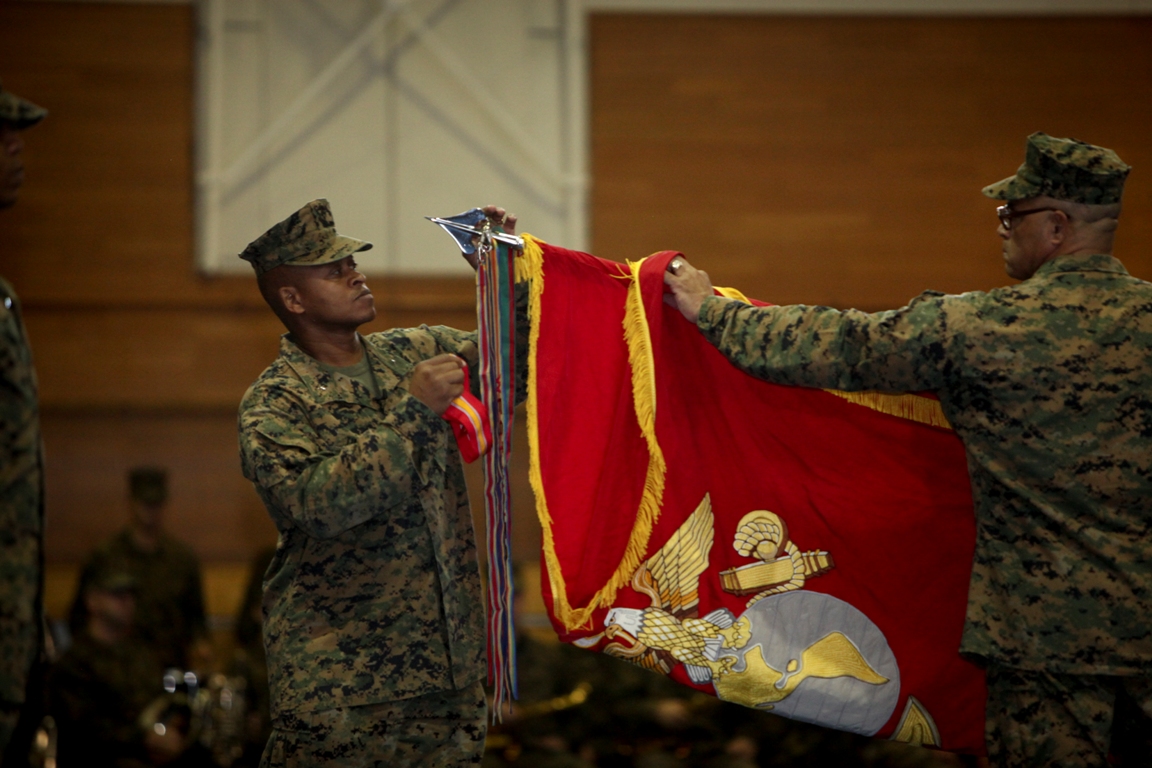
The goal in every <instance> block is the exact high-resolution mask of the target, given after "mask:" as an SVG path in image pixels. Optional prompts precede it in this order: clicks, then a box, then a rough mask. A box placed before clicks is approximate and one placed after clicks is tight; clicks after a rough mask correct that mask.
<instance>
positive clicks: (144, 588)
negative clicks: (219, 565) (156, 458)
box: [71, 467, 210, 669]
mask: <svg viewBox="0 0 1152 768" xmlns="http://www.w3.org/2000/svg"><path fill="white" fill-rule="evenodd" d="M128 488H129V502H128V503H129V518H128V525H127V526H125V527H124V528H123V529H122V530H121V531H120V532H119V533H117V534H116V535H115V536H113V537H112V538H110V539H108V540H107V541H105V542H104V543H103V544H101V545H100V546H99V547H98V548H97V549H96V550H95V551H94V552H93V553H92V555H91V556H90V557H89V558H88V562H87V563H85V565H84V568H83V570H82V571H81V574H80V585H79V587H78V588H77V597H76V601H75V602H74V603H73V606H72V617H71V625H72V631H73V632H77V631H78V630H79V629H80V627H81V626H82V619H81V618H80V613H81V612H82V609H83V606H82V604H81V600H82V599H83V594H84V589H85V587H86V586H87V584H88V581H89V579H90V578H91V575H92V574H93V573H96V572H99V571H105V570H110V569H111V570H116V571H120V572H123V573H127V574H129V575H131V576H132V577H133V578H134V579H135V582H136V629H137V633H138V635H139V637H140V640H141V641H142V642H144V643H145V644H147V645H148V646H150V647H151V648H152V649H153V651H154V652H155V654H156V657H157V658H158V659H159V660H160V663H161V664H162V665H163V666H165V667H178V668H180V669H199V668H203V667H204V666H206V665H207V662H208V659H209V658H210V651H209V646H208V642H207V629H206V622H205V619H204V597H203V592H202V589H201V585H200V562H199V561H198V560H197V559H196V555H195V554H194V553H193V552H192V550H191V549H190V548H189V547H188V546H187V545H186V544H184V543H183V542H181V541H178V540H176V539H174V538H172V537H171V536H169V535H168V534H167V533H165V532H164V511H165V508H166V506H167V502H168V474H167V472H166V471H165V470H164V469H161V468H157V467H137V468H135V469H133V470H132V471H131V472H129V473H128Z"/></svg>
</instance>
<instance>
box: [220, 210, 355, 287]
mask: <svg viewBox="0 0 1152 768" xmlns="http://www.w3.org/2000/svg"><path fill="white" fill-rule="evenodd" d="M371 247H372V243H368V242H365V241H363V240H357V239H355V238H353V237H345V236H344V235H341V234H339V233H338V232H337V231H336V224H335V222H334V221H333V219H332V209H331V208H330V207H329V206H328V201H327V200H324V199H323V198H321V199H319V200H313V201H312V202H310V203H308V205H306V206H304V207H303V208H301V209H300V210H298V211H296V213H294V214H292V215H291V216H289V217H288V218H286V219H284V221H282V222H280V223H279V224H276V225H275V226H273V227H272V228H271V229H269V230H268V231H267V232H265V233H264V234H262V235H260V237H258V238H256V239H255V240H253V241H252V242H251V243H249V244H248V247H247V248H245V249H244V251H243V253H241V254H240V258H242V259H244V260H245V261H248V262H249V263H251V264H252V267H253V268H254V269H255V270H256V274H257V275H262V274H264V273H265V272H267V271H269V270H271V269H275V268H276V267H278V266H280V265H281V264H289V265H291V266H294V267H302V266H303V267H306V266H311V265H313V264H331V263H332V262H334V261H340V259H343V258H345V257H347V256H350V255H351V254H353V253H356V252H357V251H366V250H368V249H369V248H371Z"/></svg>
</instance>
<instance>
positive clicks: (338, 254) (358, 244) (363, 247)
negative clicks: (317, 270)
mask: <svg viewBox="0 0 1152 768" xmlns="http://www.w3.org/2000/svg"><path fill="white" fill-rule="evenodd" d="M371 248H372V243H369V242H368V241H367V240H357V239H356V238H354V237H347V236H345V235H336V236H335V237H334V238H332V243H331V245H329V246H328V247H327V248H322V249H319V250H315V251H309V252H308V253H305V254H303V255H302V256H299V257H297V258H295V259H292V260H291V261H286V262H284V264H286V265H287V266H290V267H314V266H317V265H320V264H331V263H332V262H334V261H340V259H344V258H347V257H349V256H351V255H352V254H354V253H359V252H360V251H367V250H370V249H371Z"/></svg>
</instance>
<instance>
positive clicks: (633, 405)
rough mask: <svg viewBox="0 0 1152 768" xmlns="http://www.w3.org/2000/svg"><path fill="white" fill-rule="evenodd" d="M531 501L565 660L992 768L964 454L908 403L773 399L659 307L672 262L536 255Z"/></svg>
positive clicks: (918, 405) (813, 395) (815, 396)
mask: <svg viewBox="0 0 1152 768" xmlns="http://www.w3.org/2000/svg"><path fill="white" fill-rule="evenodd" d="M526 240H527V247H526V250H525V256H524V258H523V259H521V260H520V261H521V264H520V265H519V267H518V268H520V269H523V270H525V271H527V272H528V276H529V277H531V278H532V300H531V313H532V317H533V325H532V334H533V337H532V344H531V350H530V355H531V366H530V374H529V376H530V381H529V400H528V431H529V443H530V446H531V451H532V466H531V478H532V484H533V489H534V490H535V492H536V499H537V511H538V514H539V516H540V520H541V524H542V525H543V529H544V553H543V560H544V569H543V570H544V574H545V576H544V580H545V584H544V594H545V600H546V602H547V604H548V608H549V611H550V613H551V616H552V620H553V624H554V626H555V628H556V630H557V632H558V633H559V634H560V637H561V639H562V640H564V641H567V642H571V643H574V644H576V645H579V646H582V647H586V648H590V649H594V650H598V651H601V652H605V653H610V654H613V655H616V656H620V657H623V658H627V659H629V660H631V661H633V662H635V663H638V664H641V665H643V666H646V667H649V668H650V669H653V670H654V671H657V672H660V673H663V674H668V675H670V676H671V677H672V678H673V679H675V680H677V681H679V682H681V683H684V684H687V685H691V686H693V687H695V688H697V689H699V690H702V691H705V692H707V693H710V694H713V695H718V696H719V697H720V698H722V699H725V700H729V701H734V702H736V703H740V704H744V705H746V706H751V707H755V708H758V709H763V710H766V711H770V712H773V713H776V714H780V715H784V716H786V717H792V718H795V719H798V720H804V721H807V722H814V723H818V724H821V725H826V726H829V727H834V728H840V729H843V730H847V731H852V732H856V733H861V734H865V735H875V736H878V737H891V738H896V739H899V740H903V741H910V742H914V743H925V744H929V745H934V746H937V747H940V748H943V749H947V750H952V751H967V752H976V753H979V752H982V751H983V739H984V736H983V734H984V698H985V689H984V680H983V674H982V673H981V671H980V670H979V669H978V668H977V667H976V666H974V665H972V664H971V663H969V662H967V661H965V660H964V659H962V658H961V657H960V656H959V654H958V650H957V649H958V648H959V644H960V635H961V631H962V629H963V623H964V611H965V603H966V599H967V587H968V578H969V574H970V569H971V562H972V551H973V546H974V537H975V526H974V521H973V514H972V499H971V491H970V488H969V482H968V474H967V470H966V464H965V458H964V449H963V446H962V445H961V443H960V441H959V439H958V438H957V437H956V436H955V434H954V433H953V432H952V431H951V428H950V427H949V426H948V424H947V421H946V420H945V419H944V417H943V415H942V414H941V413H940V410H939V405H938V403H937V402H936V401H935V400H934V399H931V398H930V397H926V396H920V395H886V394H879V393H857V394H851V395H850V394H847V393H834V392H828V391H822V390H814V389H802V388H793V387H781V386H777V385H773V384H768V383H766V382H763V381H760V380H758V379H755V378H752V377H751V376H748V375H746V374H744V373H742V372H740V371H739V370H737V369H736V368H735V367H733V366H732V365H731V364H730V363H729V362H728V361H727V360H726V359H725V358H724V357H723V356H722V355H721V354H720V353H719V352H718V351H717V350H716V349H715V348H713V347H712V346H711V345H710V344H709V343H708V342H707V341H706V340H705V339H704V337H703V336H702V335H701V334H700V333H699V331H697V329H696V328H695V327H694V326H693V325H691V324H690V323H688V322H687V321H685V320H684V318H683V317H682V316H681V315H680V313H679V312H678V311H677V310H675V309H674V308H672V307H669V306H667V305H665V304H664V303H663V295H664V283H663V275H664V270H665V268H666V266H667V264H668V262H669V261H670V260H671V258H672V257H673V256H674V255H676V254H674V253H672V252H662V253H659V254H656V255H654V256H652V257H650V258H648V259H646V260H644V261H642V262H640V263H636V264H629V265H624V264H618V263H615V262H609V261H605V260H602V259H598V258H596V257H594V256H590V255H588V254H583V253H577V252H574V251H568V250H565V249H562V248H557V247H555V246H550V245H548V244H545V243H541V242H539V241H537V240H534V239H532V238H531V237H526Z"/></svg>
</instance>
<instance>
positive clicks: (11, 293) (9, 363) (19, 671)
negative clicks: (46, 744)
mask: <svg viewBox="0 0 1152 768" xmlns="http://www.w3.org/2000/svg"><path fill="white" fill-rule="evenodd" d="M46 114H47V112H46V111H45V110H44V109H42V108H41V107H38V106H36V105H35V104H32V103H31V102H28V101H25V100H24V99H21V98H20V97H18V96H16V95H15V94H13V93H11V92H10V91H6V90H4V87H3V85H0V121H3V122H6V123H10V124H11V125H13V126H15V127H16V128H17V129H19V130H23V129H25V128H29V127H31V126H33V125H35V124H36V123H38V122H40V120H42V119H43V118H44V116H45V115H46ZM2 252H3V245H2V244H0V253H2ZM43 537H44V455H43V448H42V446H41V441H40V408H39V402H38V400H37V395H36V372H35V370H34V369H33V367H32V350H31V348H30V347H29V345H28V335H27V333H26V332H25V330H24V321H23V319H22V317H21V314H20V300H19V299H18V298H17V296H16V292H15V290H13V288H12V286H11V285H9V284H8V283H7V282H5V281H4V279H3V278H0V761H2V759H3V758H2V756H3V754H4V751H5V748H6V747H7V746H8V743H9V741H10V740H11V739H12V737H13V733H14V731H15V729H16V727H17V723H18V721H19V719H20V714H21V708H22V706H23V705H24V703H25V699H26V697H27V696H28V693H29V683H30V675H32V671H33V667H34V665H36V663H37V660H38V658H39V656H40V652H41V648H42V645H43V635H42V627H43V583H44V582H43ZM31 684H32V686H33V687H36V685H37V684H36V682H35V681H33V682H32V683H31ZM32 693H33V697H34V698H35V691H33V692H32ZM25 716H26V720H27V719H28V718H29V716H31V717H32V719H36V718H35V715H34V713H25ZM26 726H27V723H25V724H21V732H22V733H23V732H24V730H26ZM29 735H30V733H29Z"/></svg>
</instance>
